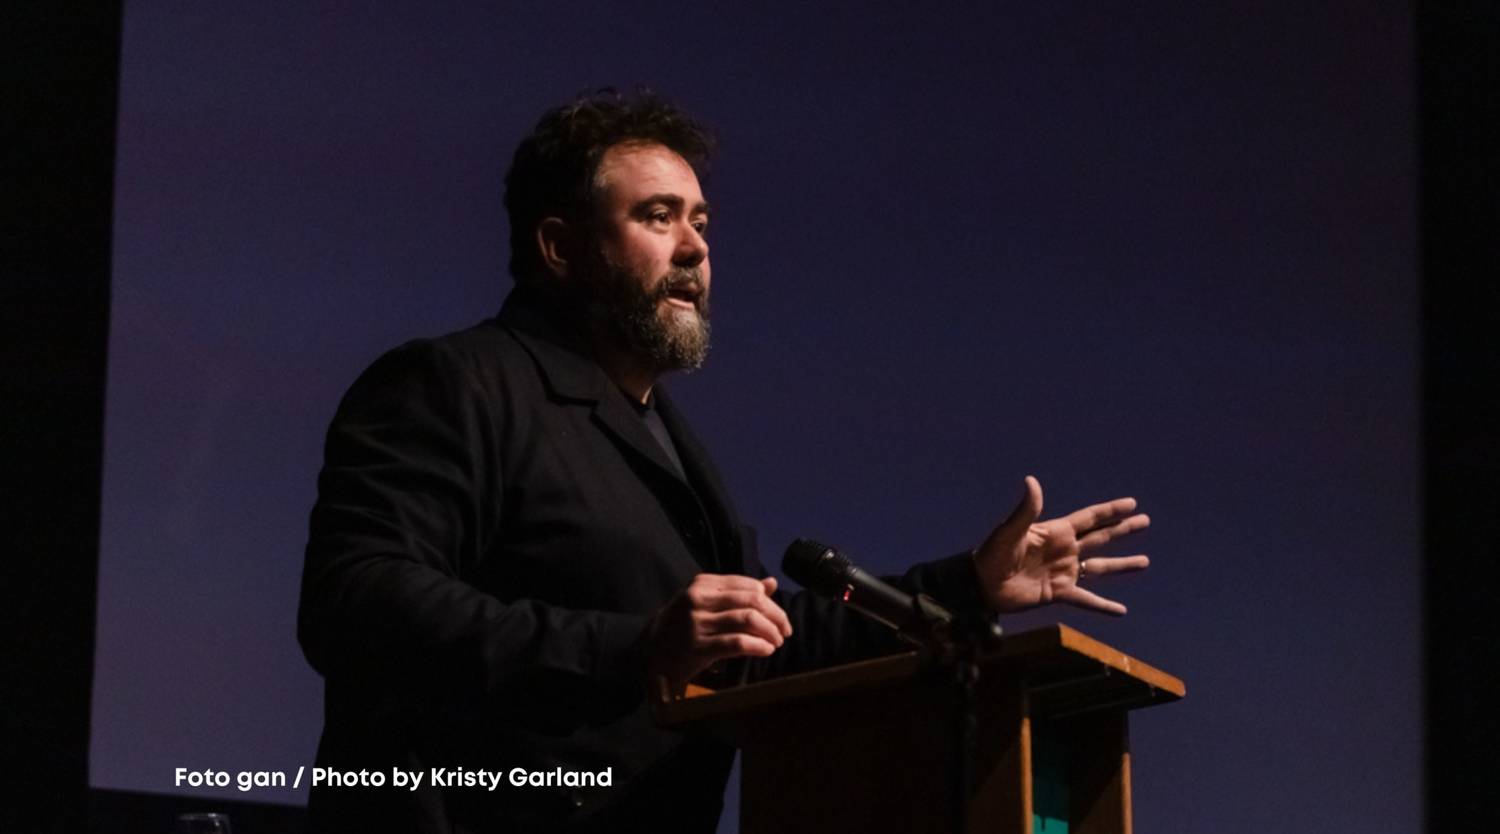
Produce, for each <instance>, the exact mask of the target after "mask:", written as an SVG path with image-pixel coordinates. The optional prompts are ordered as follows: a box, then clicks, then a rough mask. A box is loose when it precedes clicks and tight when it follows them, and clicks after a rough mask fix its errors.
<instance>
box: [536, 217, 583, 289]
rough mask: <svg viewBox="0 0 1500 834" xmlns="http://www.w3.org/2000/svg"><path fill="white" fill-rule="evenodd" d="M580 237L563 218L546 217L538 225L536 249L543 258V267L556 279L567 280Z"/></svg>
mask: <svg viewBox="0 0 1500 834" xmlns="http://www.w3.org/2000/svg"><path fill="white" fill-rule="evenodd" d="M577 241H578V236H577V235H576V234H574V231H573V228H572V227H571V226H569V225H568V223H567V221H565V220H563V219H562V218H561V217H544V218H542V221H541V222H540V223H538V224H536V247H537V251H538V252H539V253H540V254H541V256H542V265H543V266H545V267H546V268H547V272H549V273H551V275H552V277H554V278H564V279H565V278H567V277H568V276H569V274H570V273H569V270H568V267H569V265H571V264H572V262H573V253H574V251H576V249H577Z"/></svg>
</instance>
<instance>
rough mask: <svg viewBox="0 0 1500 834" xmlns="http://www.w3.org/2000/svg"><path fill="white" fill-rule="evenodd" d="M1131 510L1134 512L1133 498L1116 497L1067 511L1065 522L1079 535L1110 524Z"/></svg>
mask: <svg viewBox="0 0 1500 834" xmlns="http://www.w3.org/2000/svg"><path fill="white" fill-rule="evenodd" d="M1133 512H1135V499H1134V498H1116V499H1115V500H1113V501H1105V502H1104V503H1102V504H1094V505H1092V506H1088V507H1084V508H1083V509H1081V510H1074V511H1073V512H1071V513H1068V515H1067V522H1068V523H1069V524H1071V525H1072V526H1073V532H1074V533H1075V534H1076V535H1080V536H1081V535H1083V534H1084V533H1087V532H1089V531H1091V530H1093V529H1095V528H1097V527H1102V526H1104V525H1106V524H1112V523H1114V520H1115V519H1117V518H1120V517H1121V516H1124V515H1128V514H1129V513H1133Z"/></svg>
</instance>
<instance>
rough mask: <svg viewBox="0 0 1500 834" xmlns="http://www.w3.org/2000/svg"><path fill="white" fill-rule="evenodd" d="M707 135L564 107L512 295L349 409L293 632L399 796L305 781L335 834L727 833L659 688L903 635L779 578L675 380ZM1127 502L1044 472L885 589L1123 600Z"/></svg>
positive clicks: (523, 158) (708, 767)
mask: <svg viewBox="0 0 1500 834" xmlns="http://www.w3.org/2000/svg"><path fill="white" fill-rule="evenodd" d="M711 149H712V142H711V139H710V136H709V134H708V132H707V131H706V130H705V129H704V128H702V127H701V126H700V125H698V124H697V123H696V122H694V121H693V120H692V119H691V118H689V117H687V116H686V115H684V114H683V113H682V112H680V111H679V110H677V109H675V108H673V107H672V106H670V105H668V104H666V103H664V102H662V101H661V100H659V99H657V98H655V97H652V96H650V95H638V96H634V97H624V96H619V95H615V94H613V93H604V94H599V95H593V96H587V97H583V98H580V99H579V100H577V101H575V102H573V103H571V104H569V105H566V106H563V107H559V108H557V109H554V110H552V111H549V112H548V113H547V114H546V115H544V116H543V118H542V119H541V121H540V122H539V123H538V125H537V127H536V128H535V130H534V131H533V132H532V133H531V134H530V135H529V136H527V137H526V138H525V139H524V140H523V141H522V143H521V145H520V146H519V148H518V149H517V151H516V154H515V158H514V161H513V163H512V166H511V169H510V172H509V174H508V175H507V178H506V208H507V210H508V213H509V216H510V224H511V236H510V240H511V253H512V255H511V272H512V274H513V276H514V278H515V281H516V286H515V288H514V290H513V291H512V292H511V294H510V296H509V297H508V298H507V299H506V301H505V304H504V306H503V308H502V309H501V311H500V313H499V315H497V316H496V317H495V318H492V319H489V320H487V321H485V322H482V323H481V324H479V325H477V326H475V327H473V328H470V329H468V330H464V331H461V332H458V333H454V334H450V335H448V336H444V337H441V338H437V339H426V340H418V341H415V342H411V343H409V344H407V345H404V346H402V347H400V348H398V349H396V350H394V351H392V352H391V353H389V354H387V355H386V356H384V357H382V358H381V359H380V360H378V361H377V362H376V363H375V364H374V365H373V366H372V367H371V368H370V369H369V370H368V371H366V372H365V374H364V375H362V376H361V377H360V379H359V380H358V381H357V382H356V383H355V384H354V386H353V387H352V388H351V389H350V391H349V392H348V394H347V395H346V396H345V398H344V400H343V402H342V403H341V404H340V406H339V410H338V413H337V415H336V416H335V418H334V420H333V424H332V426H331V427H330V429H329V433H328V439H327V449H326V457H325V463H324V468H323V471H322V474H321V476H320V478H319V482H318V487H319V492H318V501H317V505H316V506H315V507H314V509H313V513H312V521H311V532H310V537H309V542H308V547H307V561H306V567H305V571H304V575H303V584H302V600H301V607H300V610H299V619H298V636H299V639H300V641H301V643H302V646H303V649H304V651H305V653H306V655H307V658H308V660H309V662H310V663H311V664H312V665H313V667H314V668H316V669H317V670H318V671H319V672H320V673H321V674H322V675H323V676H324V677H325V679H326V692H325V701H326V711H325V712H326V716H325V726H324V732H323V738H322V741H321V744H320V745H319V750H318V762H317V765H318V767H319V768H322V769H323V770H322V771H320V772H321V773H323V774H358V773H359V772H360V771H367V772H370V773H376V772H378V773H382V774H385V784H384V785H375V784H372V783H371V781H370V780H364V779H352V780H349V781H352V782H353V783H354V784H352V785H351V784H343V785H340V784H338V782H339V781H341V780H339V779H338V778H337V777H333V778H332V779H330V778H325V779H324V780H323V782H322V783H315V784H314V787H313V792H312V801H311V812H312V816H313V821H314V825H315V827H316V828H317V829H318V830H321V831H343V830H347V831H360V832H378V831H410V832H415V831H421V832H450V831H452V832H481V831H494V832H509V831H533V830H547V831H551V830H568V831H583V830H593V831H633V830H656V831H674V832H675V831H683V832H692V831H703V832H707V831H713V830H714V828H715V826H716V824H717V821H718V817H719V812H720V807H721V804H722V794H723V789H724V785H725V780H726V779H727V776H728V773H729V768H730V764H731V761H732V759H733V752H734V751H733V749H732V748H731V747H729V746H728V745H727V744H725V743H723V742H721V741H718V740H716V739H712V738H706V737H696V736H692V735H685V734H682V733H680V732H677V731H672V730H665V729H661V728H658V727H656V726H655V725H654V724H653V723H652V720H651V715H650V710H649V702H648V700H647V697H646V692H647V689H648V681H652V680H656V679H658V678H661V679H665V680H666V681H667V682H668V685H671V686H681V685H682V684H683V683H685V682H686V681H688V680H689V679H696V680H699V681H702V682H705V683H707V684H708V685H711V686H728V685H735V684H737V683H742V682H745V681H750V680H756V679H761V678H765V677H768V676H774V675H778V674H784V673H788V672H794V671H801V670H806V669H811V668H815V667H817V666H819V665H826V664H832V663H840V662H846V661H851V660H856V659H860V658H864V657H870V656H873V655H877V654H881V653H886V652H890V651H894V650H897V649H898V648H900V645H899V644H898V643H897V641H896V640H895V639H894V638H893V636H892V635H891V634H890V632H889V631H888V630H886V629H885V628H884V627H882V626H880V625H878V624H875V623H872V622H870V621H867V620H865V619H863V618H861V617H860V616H859V615H858V614H852V613H850V612H849V611H848V610H847V609H844V608H841V607H839V606H837V605H834V604H832V603H829V602H825V601H821V600H818V599H815V598H812V597H810V596H809V595H807V594H789V593H786V592H784V591H781V590H778V589H777V587H776V581H775V579H774V578H771V577H768V576H767V573H766V571H765V569H764V567H763V566H762V564H761V562H760V560H759V557H758V556H757V553H756V546H755V540H754V536H753V533H752V532H751V531H750V529H749V528H748V527H746V526H745V525H744V524H743V523H742V522H741V521H740V519H739V516H738V515H737V514H736V512H735V510H734V506H733V504H732V502H731V501H730V499H729V496H728V494H727V492H726V491H725V489H724V487H723V484H722V483H721V481H720V478H719V475H718V473H717V472H716V471H715V469H714V466H713V464H712V462H711V461H710V459H709V455H708V453H707V452H706V450H705V449H704V448H703V446H702V444H701V443H700V442H699V441H698V440H697V438H696V437H695V436H694V435H693V433H692V431H691V430H690V429H689V427H688V423H687V421H686V420H685V418H684V417H683V416H682V414H681V413H680V412H678V410H677V409H676V408H675V407H674V406H673V405H672V401H671V399H670V398H669V397H668V396H667V393H666V391H665V390H664V388H663V387H662V386H661V385H660V384H658V383H659V379H660V377H661V376H662V375H663V374H665V373H667V372H670V371H674V370H687V369H693V368H697V367H699V366H700V365H701V364H702V363H703V361H704V358H705V356H706V354H707V351H708V345H709V298H710V294H711V288H712V272H711V269H710V262H709V245H708V239H707V233H708V225H709V216H710V211H709V205H708V202H707V200H706V199H705V198H704V196H703V192H702V188H701V185H700V182H699V178H698V171H699V170H700V169H701V167H702V166H703V164H704V163H705V162H706V160H707V158H708V156H709V153H710V151H711ZM1134 508H1135V502H1134V501H1133V500H1131V499H1118V500H1116V501H1113V502H1108V503H1105V504H1099V505H1095V506H1093V507H1089V508H1086V509H1084V510H1080V511H1078V512H1075V513H1073V514H1070V515H1069V516H1066V517H1063V518H1060V519H1055V520H1052V521H1047V522H1042V523H1038V522H1037V519H1038V515H1039V513H1040V510H1041V488H1040V486H1039V485H1038V484H1037V483H1036V481H1035V479H1030V478H1028V479H1027V480H1026V496H1025V498H1024V499H1023V500H1022V502H1021V505H1020V507H1018V508H1017V510H1016V512H1015V513H1013V514H1012V515H1011V517H1010V518H1009V519H1007V520H1006V521H1005V522H1004V523H1002V524H1001V525H1000V526H999V527H997V528H996V530H995V531H994V533H992V534H991V535H990V536H989V538H988V539H987V540H986V541H985V542H984V543H982V544H981V545H980V546H979V547H978V548H976V549H975V550H974V551H970V552H966V553H962V554H959V555H957V556H954V557H950V558H947V559H943V560H939V561H935V562H930V563H926V564H922V565H917V566H916V567H914V568H912V569H911V570H910V571H909V572H908V573H907V574H906V575H905V576H904V577H901V578H899V579H898V580H894V581H897V582H898V583H899V584H901V585H902V586H903V587H905V588H906V589H907V590H908V591H912V592H923V593H926V594H928V595H930V596H932V597H934V598H935V599H937V600H938V601H939V602H941V603H943V604H945V605H946V606H948V607H949V608H951V609H956V610H969V611H973V610H979V609H988V610H990V611H994V612H1002V611H1013V610H1019V609H1023V608H1028V607H1032V606H1036V605H1041V604H1045V603H1048V602H1052V601H1064V602H1070V603H1073V604H1077V605H1082V606H1086V607H1090V608H1095V609H1098V610H1102V611H1106V612H1110V613H1117V614H1118V613H1123V612H1124V608H1123V607H1122V606H1120V605H1119V604H1118V603H1115V602H1112V601H1110V600H1106V599H1103V598H1101V597H1098V596H1096V595H1094V594H1092V593H1091V592H1089V591H1086V590H1084V589H1083V588H1081V587H1079V586H1078V584H1077V580H1078V579H1079V575H1080V572H1082V571H1085V570H1086V572H1087V573H1088V574H1089V575H1097V574H1104V573H1112V572H1117V571H1122V570H1134V569H1139V568H1142V567H1144V566H1145V562H1146V559H1145V557H1144V556H1135V557H1127V558H1123V559H1111V558H1100V557H1095V558H1092V559H1089V560H1087V565H1086V566H1085V565H1084V563H1083V560H1082V558H1081V556H1082V555H1084V554H1086V553H1088V552H1090V551H1092V550H1094V549H1096V548H1098V547H1100V546H1102V545H1103V544H1105V543H1107V542H1108V541H1110V540H1111V539H1114V538H1117V537H1119V536H1120V535H1123V534H1125V533H1129V532H1131V531H1133V530H1138V529H1141V528H1142V527H1144V526H1146V524H1147V523H1148V522H1147V519H1146V517H1145V516H1144V515H1138V514H1134ZM396 770H400V771H401V772H402V773H407V774H414V775H416V774H420V776H421V778H416V777H415V776H412V777H409V778H408V779H407V783H406V784H404V785H402V786H396V785H394V784H392V783H393V781H394V773H395V771H396ZM517 770H520V771H521V772H522V773H523V774H531V775H533V776H535V775H537V774H543V775H545V774H560V773H571V774H575V777H574V778H571V779H563V778H554V779H547V778H541V779H537V780H534V781H525V780H524V777H523V783H522V784H519V785H518V784H515V783H514V782H513V781H512V780H511V774H512V773H514V772H515V771H517ZM494 773H501V774H504V778H503V779H499V780H496V779H493V777H491V776H485V775H476V774H494ZM330 782H332V783H333V784H330Z"/></svg>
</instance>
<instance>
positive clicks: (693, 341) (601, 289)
mask: <svg viewBox="0 0 1500 834" xmlns="http://www.w3.org/2000/svg"><path fill="white" fill-rule="evenodd" d="M595 257H596V258H597V260H596V263H595V266H596V267H597V268H596V269H595V270H592V272H593V274H594V276H595V277H594V280H591V281H590V282H589V299H588V304H587V307H588V311H589V318H590V319H591V320H592V321H593V323H594V326H595V327H596V328H598V330H596V332H605V333H610V334H612V335H613V336H614V338H615V340H617V341H618V342H619V343H620V344H621V345H622V346H623V347H624V348H626V349H627V350H629V351H630V352H632V353H633V354H635V355H636V356H638V357H639V358H641V359H644V360H645V361H647V362H648V363H650V365H651V367H652V368H653V369H654V370H655V371H656V372H658V373H664V372H666V371H693V370H697V369H698V368H700V367H702V366H703V360H704V359H706V358H707V357H708V346H709V324H708V292H707V291H706V288H705V287H704V285H703V271H702V270H701V269H699V268H698V267H696V266H693V267H673V268H672V269H671V270H670V271H669V272H667V274H666V275H663V276H661V277H660V278H658V279H657V280H656V281H655V282H654V283H653V284H652V285H651V286H650V287H649V288H648V287H646V286H644V282H643V281H642V280H641V279H640V278H639V277H638V276H637V275H636V274H635V273H633V272H631V271H630V270H629V269H627V268H625V267H622V266H619V265H617V264H613V263H611V262H610V261H609V259H608V258H607V257H605V256H604V255H603V253H597V254H596V256H595ZM682 289H688V290H696V291H697V292H696V294H695V297H694V298H693V307H694V311H692V312H690V311H687V310H683V309H680V308H678V307H676V306H673V305H671V304H666V303H665V302H666V300H667V298H669V297H670V296H671V294H672V293H673V292H674V291H677V290H682Z"/></svg>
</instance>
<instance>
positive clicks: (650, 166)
mask: <svg viewBox="0 0 1500 834" xmlns="http://www.w3.org/2000/svg"><path fill="white" fill-rule="evenodd" d="M594 182H595V184H596V185H597V187H598V188H599V189H601V190H603V191H605V192H614V193H615V194H618V195H619V196H622V197H625V198H627V199H629V198H633V197H639V196H643V195H645V194H653V193H673V194H678V195H679V196H681V197H682V198H684V199H685V200H688V201H689V202H697V201H701V200H702V198H703V194H702V190H701V188H700V187H699V184H698V175H697V174H696V173H695V172H694V171H693V166H691V165H689V164H688V162H687V160H686V159H683V158H682V156H681V155H679V154H678V153H677V152H676V151H674V150H672V149H671V148H668V147H667V146H665V145H661V144H657V143H655V142H627V143H622V144H619V145H613V146H611V147H610V148H609V150H607V151H605V152H604V156H603V157H602V158H601V159H600V160H599V170H598V172H597V173H596V174H595V177H594Z"/></svg>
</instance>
